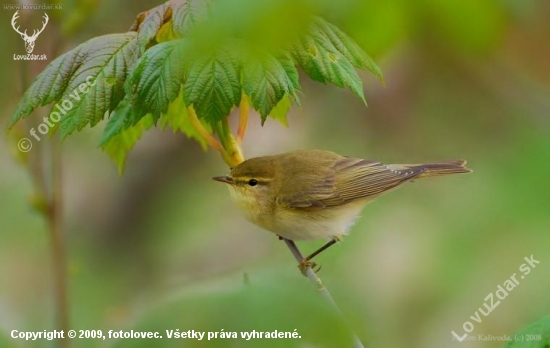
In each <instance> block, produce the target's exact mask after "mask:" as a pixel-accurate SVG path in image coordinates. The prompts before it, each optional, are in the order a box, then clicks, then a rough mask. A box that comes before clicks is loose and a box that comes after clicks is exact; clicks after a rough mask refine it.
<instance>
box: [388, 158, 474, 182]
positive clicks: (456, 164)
mask: <svg viewBox="0 0 550 348" xmlns="http://www.w3.org/2000/svg"><path fill="white" fill-rule="evenodd" d="M465 165H466V161H463V160H458V161H448V162H437V163H425V164H390V165H388V167H389V168H390V169H392V170H398V171H401V172H403V171H405V172H409V174H411V175H410V176H409V178H410V179H412V180H415V179H421V178H429V177H432V176H440V175H447V174H464V173H471V172H472V171H471V170H470V169H468V168H466V167H465Z"/></svg>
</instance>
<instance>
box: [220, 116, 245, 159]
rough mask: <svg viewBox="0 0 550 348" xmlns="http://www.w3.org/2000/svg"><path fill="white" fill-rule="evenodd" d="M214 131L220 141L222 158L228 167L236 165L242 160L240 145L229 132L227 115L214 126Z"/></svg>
mask: <svg viewBox="0 0 550 348" xmlns="http://www.w3.org/2000/svg"><path fill="white" fill-rule="evenodd" d="M214 131H215V132H216V133H217V134H218V137H219V138H220V141H221V142H222V146H223V151H222V158H223V160H224V161H225V163H227V165H229V167H230V168H234V167H236V166H237V165H238V164H239V163H241V162H243V161H244V157H243V154H242V150H241V146H240V145H239V143H238V142H237V140H235V137H234V136H233V133H231V127H230V126H229V117H224V118H223V119H222V120H221V121H220V122H219V123H218V124H217V125H216V127H214Z"/></svg>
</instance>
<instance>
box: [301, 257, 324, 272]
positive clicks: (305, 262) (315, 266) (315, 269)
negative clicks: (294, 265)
mask: <svg viewBox="0 0 550 348" xmlns="http://www.w3.org/2000/svg"><path fill="white" fill-rule="evenodd" d="M298 268H299V269H300V272H302V274H303V275H304V276H307V275H306V271H307V269H308V268H311V270H312V271H313V272H315V273H317V272H319V271H320V270H321V266H320V265H318V264H316V263H315V262H313V261H310V260H307V259H304V260H302V261H301V262H300V263H299V264H298Z"/></svg>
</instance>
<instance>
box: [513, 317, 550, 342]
mask: <svg viewBox="0 0 550 348" xmlns="http://www.w3.org/2000/svg"><path fill="white" fill-rule="evenodd" d="M511 339H512V340H511V341H509V342H507V343H506V344H504V345H503V346H502V347H503V348H548V347H550V315H549V316H546V317H544V318H542V319H539V320H538V321H536V322H534V323H533V324H531V325H529V326H527V327H525V328H523V329H522V330H521V331H519V332H518V333H516V334H515V335H513V336H512V337H511Z"/></svg>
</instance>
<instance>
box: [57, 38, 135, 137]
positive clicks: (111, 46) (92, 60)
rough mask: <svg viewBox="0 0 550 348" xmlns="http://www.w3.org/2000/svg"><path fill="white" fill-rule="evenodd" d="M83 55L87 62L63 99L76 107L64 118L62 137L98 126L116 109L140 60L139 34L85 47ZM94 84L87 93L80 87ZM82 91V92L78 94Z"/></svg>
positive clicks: (62, 121)
mask: <svg viewBox="0 0 550 348" xmlns="http://www.w3.org/2000/svg"><path fill="white" fill-rule="evenodd" d="M79 55H83V56H84V58H83V63H82V65H80V66H79V67H78V68H77V69H76V71H75V72H74V73H73V74H72V76H71V78H70V82H69V84H68V86H67V88H66V90H65V91H64V93H63V95H62V96H61V98H60V100H61V101H65V100H69V101H71V102H72V104H73V107H72V108H70V109H69V110H68V111H67V113H66V114H65V115H64V116H63V117H62V118H61V122H60V126H59V129H60V131H61V138H62V139H64V138H65V137H66V136H67V135H69V134H71V133H72V132H74V131H75V130H77V131H79V130H81V129H82V128H84V127H85V126H86V125H87V124H90V126H92V127H93V126H95V125H96V124H97V123H98V122H99V121H101V120H102V119H103V117H104V115H105V113H106V112H110V111H112V110H114V109H115V108H116V106H117V105H118V103H119V102H120V101H121V100H122V98H123V97H124V82H125V80H126V76H127V74H128V71H129V70H130V69H131V68H132V67H133V65H134V64H135V62H136V61H137V59H138V57H139V46H138V44H137V40H136V33H133V32H129V33H125V34H112V35H105V36H101V37H98V38H96V39H92V40H90V41H88V42H86V43H85V44H83V47H82V49H81V50H80V52H79ZM87 80H88V81H93V83H92V85H91V86H90V89H89V91H88V92H87V93H81V91H80V90H79V88H80V87H79V86H80V85H81V84H83V83H86V82H87ZM77 92H78V93H77Z"/></svg>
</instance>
